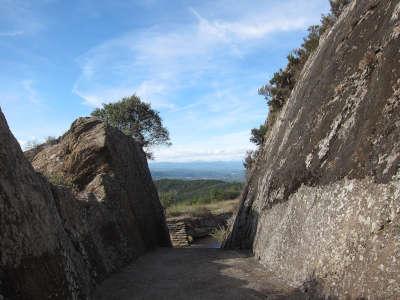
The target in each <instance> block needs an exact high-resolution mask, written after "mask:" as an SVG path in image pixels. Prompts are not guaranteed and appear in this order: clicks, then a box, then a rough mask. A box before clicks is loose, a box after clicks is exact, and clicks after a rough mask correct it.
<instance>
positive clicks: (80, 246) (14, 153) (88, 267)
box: [0, 112, 170, 299]
mask: <svg viewBox="0 0 400 300" xmlns="http://www.w3.org/2000/svg"><path fill="white" fill-rule="evenodd" d="M0 140H1V144H0V170H1V172H0V212H1V214H0V226H1V227H0V228H1V231H0V295H3V296H5V297H6V299H7V298H11V299H14V298H15V299H48V298H51V299H87V298H90V295H91V292H92V288H93V286H94V284H96V283H97V282H99V281H101V280H102V279H104V277H105V276H107V275H108V274H109V273H111V272H113V271H115V270H117V269H118V268H120V267H122V266H124V265H125V264H127V262H129V261H131V260H132V259H133V258H135V257H137V256H138V255H140V254H143V253H144V252H145V251H147V250H149V249H151V248H154V247H157V246H170V239H169V235H168V230H167V227H166V224H165V220H164V213H163V210H162V207H161V205H160V202H159V200H158V197H157V192H156V189H155V187H154V185H153V182H152V179H151V176H150V173H149V170H148V166H147V162H146V159H145V156H144V153H143V152H142V150H141V149H140V148H139V147H138V146H137V145H136V144H135V143H134V142H133V140H131V139H130V138H128V137H126V136H124V135H123V134H122V133H120V132H119V131H117V130H115V129H113V128H110V127H108V126H106V125H104V124H103V123H101V122H100V121H99V120H97V119H94V118H81V119H78V120H77V121H76V122H75V123H74V124H73V125H72V127H71V129H70V131H68V132H67V133H66V134H65V135H64V136H63V137H62V138H61V139H60V140H59V141H58V143H57V144H55V145H48V146H46V147H43V148H41V149H40V151H39V152H38V153H34V155H31V159H32V164H33V165H34V167H35V168H36V170H37V171H39V172H40V173H42V174H44V175H46V177H48V178H49V181H51V182H52V183H53V184H50V183H49V182H48V180H47V179H46V178H45V177H44V176H42V175H41V174H40V173H37V172H35V170H34V169H33V168H32V165H31V164H30V163H29V162H28V161H27V160H26V158H25V157H24V155H23V153H22V151H21V150H20V147H19V145H18V143H17V142H16V140H15V138H14V137H13V136H12V134H11V133H10V131H9V129H8V127H7V124H6V121H5V119H4V116H3V115H2V113H1V112H0Z"/></svg>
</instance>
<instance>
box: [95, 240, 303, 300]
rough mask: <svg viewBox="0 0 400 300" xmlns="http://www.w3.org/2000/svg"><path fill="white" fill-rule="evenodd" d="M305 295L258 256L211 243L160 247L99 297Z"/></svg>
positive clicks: (110, 282)
mask: <svg viewBox="0 0 400 300" xmlns="http://www.w3.org/2000/svg"><path fill="white" fill-rule="evenodd" d="M289 297H290V298H296V299H297V298H300V299H301V298H303V297H302V296H301V295H299V294H297V293H296V292H294V291H291V290H290V289H288V288H285V287H284V286H283V285H282V284H281V283H280V282H279V280H277V279H272V277H271V276H269V275H268V273H267V272H266V270H265V269H264V268H263V267H262V266H261V265H260V264H258V263H257V262H256V261H255V260H254V259H253V258H251V257H248V256H246V255H245V254H243V253H239V252H236V251H225V250H221V249H206V248H181V249H167V248H164V249H158V250H157V251H154V252H152V253H149V254H147V255H145V256H143V257H141V258H139V259H138V260H137V261H135V262H134V263H133V264H132V265H130V266H129V267H127V268H126V269H125V270H123V271H122V272H120V273H118V274H115V275H114V276H112V277H111V278H110V279H108V280H106V281H105V282H104V283H103V284H102V285H101V286H100V287H99V288H98V290H97V291H96V294H95V296H94V299H108V300H109V299H119V300H128V299H129V300H131V299H150V300H153V299H154V300H157V299H174V300H175V299H189V300H195V299H207V300H208V299H218V300H222V299H288V298H289Z"/></svg>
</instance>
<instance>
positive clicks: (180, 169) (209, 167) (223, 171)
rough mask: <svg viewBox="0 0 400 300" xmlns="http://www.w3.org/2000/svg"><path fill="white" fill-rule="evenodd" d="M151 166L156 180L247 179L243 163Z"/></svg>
mask: <svg viewBox="0 0 400 300" xmlns="http://www.w3.org/2000/svg"><path fill="white" fill-rule="evenodd" d="M149 166H150V171H151V174H152V176H153V178H154V179H155V180H158V179H163V178H171V179H187V180H193V179H218V180H224V181H244V179H245V170H244V167H243V163H242V162H241V161H214V162H200V161H198V162H179V163H176V162H150V164H149Z"/></svg>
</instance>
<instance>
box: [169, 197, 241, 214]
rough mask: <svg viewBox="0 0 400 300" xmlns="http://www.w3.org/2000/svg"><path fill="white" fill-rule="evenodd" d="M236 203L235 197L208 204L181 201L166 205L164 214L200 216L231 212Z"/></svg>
mask: <svg viewBox="0 0 400 300" xmlns="http://www.w3.org/2000/svg"><path fill="white" fill-rule="evenodd" d="M238 203H239V201H238V200H237V199H234V200H224V201H218V202H213V203H209V204H193V203H188V202H181V203H177V204H174V205H171V206H170V207H168V208H167V209H166V215H167V217H178V216H188V217H201V216H206V215H209V214H213V215H218V214H222V213H227V212H233V211H234V210H235V209H236V207H237V205H238Z"/></svg>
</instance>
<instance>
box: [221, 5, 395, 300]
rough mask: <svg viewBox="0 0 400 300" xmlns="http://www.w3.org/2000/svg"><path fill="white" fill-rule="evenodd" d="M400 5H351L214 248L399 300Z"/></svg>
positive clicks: (310, 68)
mask: <svg viewBox="0 0 400 300" xmlns="http://www.w3.org/2000/svg"><path fill="white" fill-rule="evenodd" d="M399 11H400V4H399V2H398V1H390V0H381V1H377V0H376V1H374V0H354V1H353V2H352V3H351V4H350V5H349V6H348V7H347V9H345V11H344V12H343V14H342V15H341V17H340V19H339V21H338V22H337V23H336V24H335V26H334V27H333V28H332V29H331V30H330V31H329V32H328V33H327V34H326V35H325V36H324V37H323V39H322V40H321V42H320V46H319V48H318V50H317V51H316V53H315V54H314V55H313V56H312V57H311V58H310V59H309V61H308V62H307V64H306V66H305V68H304V70H303V73H302V75H301V79H300V80H299V82H298V84H297V86H296V87H295V90H294V91H293V93H292V95H291V98H290V100H289V101H288V103H287V104H286V105H285V107H284V108H283V110H282V112H281V114H280V116H279V118H278V120H277V121H276V123H275V124H274V126H273V128H272V130H271V131H270V132H269V134H268V135H267V137H266V142H265V146H264V147H263V149H262V153H261V156H260V158H259V159H258V161H257V163H256V167H255V169H253V170H252V174H251V177H250V179H249V182H248V185H247V187H246V189H245V192H244V193H243V199H242V203H241V207H240V210H239V213H238V215H237V217H236V220H235V223H234V225H233V229H232V232H231V234H230V237H229V239H228V240H227V241H226V243H225V247H241V248H251V249H252V250H253V251H254V254H255V255H256V257H258V258H259V259H260V261H261V262H262V263H263V264H265V265H266V266H267V267H268V268H270V269H271V270H272V271H274V272H277V273H278V274H279V275H280V276H282V277H283V279H285V280H287V281H288V282H290V283H291V284H293V285H301V284H302V283H303V282H310V280H311V281H313V282H315V284H317V285H318V286H319V288H320V292H321V293H323V294H327V295H331V296H341V297H344V296H345V295H348V296H350V297H352V298H356V297H378V298H395V297H396V296H398V295H400V263H399V261H400V220H399V214H400V192H399V190H400V186H399V185H400V178H399V173H400V171H399V162H400V76H399V73H400V51H399V49H400V35H399V28H400V14H399Z"/></svg>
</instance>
